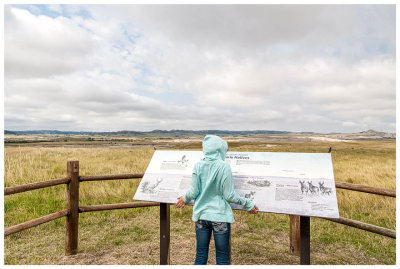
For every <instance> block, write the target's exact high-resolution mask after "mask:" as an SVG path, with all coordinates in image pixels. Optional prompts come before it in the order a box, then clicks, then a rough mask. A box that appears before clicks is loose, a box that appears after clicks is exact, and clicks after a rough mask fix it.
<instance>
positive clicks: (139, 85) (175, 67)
mask: <svg viewBox="0 0 400 269" xmlns="http://www.w3.org/2000/svg"><path fill="white" fill-rule="evenodd" d="M4 12H5V14H4V20H5V22H4V28H5V35H4V39H5V55H4V61H5V93H4V106H5V111H4V116H5V121H4V128H5V129H6V130H38V129H58V130H71V131H119V130H136V131H147V130H153V129H165V130H170V129H191V130H203V129H223V130H260V129H264V130H286V131H314V132H354V131H363V130H367V129H375V130H379V131H388V132H395V123H396V115H395V114H396V113H395V112H396V100H395V97H396V87H395V83H396V77H395V67H396V54H395V52H396V39H395V32H396V31H395V27H396V23H395V5H318V6H317V5H285V6H284V5H187V6H185V5H148V6H147V5H87V6H85V5H5V7H4Z"/></svg>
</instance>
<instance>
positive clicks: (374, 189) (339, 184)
mask: <svg viewBox="0 0 400 269" xmlns="http://www.w3.org/2000/svg"><path fill="white" fill-rule="evenodd" d="M335 186H336V188H339V189H345V190H352V191H358V192H366V193H372V194H378V195H382V196H389V197H396V190H389V189H383V188H377V187H370V186H364V185H360V184H352V183H347V182H335Z"/></svg>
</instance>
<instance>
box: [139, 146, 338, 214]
mask: <svg viewBox="0 0 400 269" xmlns="http://www.w3.org/2000/svg"><path fill="white" fill-rule="evenodd" d="M203 157H204V155H203V152H202V151H170V150H166V151H155V152H154V155H153V158H152V159H151V161H150V164H149V166H148V167H147V170H146V173H145V175H144V176H143V179H142V181H141V182H140V185H139V187H138V189H137V191H136V193H135V196H134V197H133V199H134V200H142V201H154V202H161V203H176V201H177V197H179V196H182V195H183V194H185V192H186V191H187V190H188V188H189V187H190V184H191V181H192V171H193V167H194V165H195V163H196V162H198V161H199V160H201V159H202V158H203ZM225 161H226V162H227V163H229V164H230V166H231V169H232V175H233V179H234V186H235V191H236V192H237V193H238V194H239V195H241V196H244V197H246V198H248V199H250V200H252V201H253V202H254V203H255V204H256V205H257V206H258V207H259V211H262V212H273V213H284V214H293V215H303V216H316V217H329V218H338V217H339V211H338V206H337V199H336V189H335V181H334V177H333V168H332V160H331V155H330V153H286V152H228V153H227V155H226V159H225ZM231 206H232V208H233V209H243V207H242V206H239V205H235V204H231Z"/></svg>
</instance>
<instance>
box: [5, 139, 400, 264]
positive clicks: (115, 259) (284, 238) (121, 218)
mask: <svg viewBox="0 0 400 269" xmlns="http://www.w3.org/2000/svg"><path fill="white" fill-rule="evenodd" d="M272 144H273V145H274V146H273V147H271V146H270V145H271V143H269V144H268V145H267V144H266V143H235V142H232V143H229V146H230V150H231V151H291V152H327V150H328V148H329V147H330V146H332V159H333V167H334V173H335V179H336V181H344V182H351V183H358V184H364V185H369V186H377V187H382V188H390V189H395V186H396V182H395V162H396V160H395V143H394V142H371V141H362V142H351V143H332V142H331V143H321V142H319V143H316V142H313V143H311V142H309V143H272ZM183 145H184V146H182V145H175V147H174V148H176V149H196V150H199V149H200V148H201V144H200V143H192V144H187V143H186V144H183ZM152 154H153V149H152V148H149V147H145V148H85V147H79V148H63V147H54V148H40V147H20V148H18V147H10V148H8V147H7V148H5V163H4V167H5V186H15V185H20V184H25V183H30V182H37V181H43V180H49V179H52V178H60V177H64V176H65V175H66V162H67V160H79V162H80V174H81V175H98V174H119V173H141V172H144V171H145V169H146V167H147V165H148V163H149V161H150V159H151V156H152ZM139 181H140V179H131V180H115V181H109V182H107V181H103V182H101V181H96V182H84V183H81V186H80V204H81V205H88V204H105V203H116V202H130V201H132V200H131V199H132V197H133V194H134V192H135V190H136V188H137V186H138V184H139ZM337 196H338V203H339V212H340V215H341V216H343V217H347V218H352V219H356V220H360V221H363V222H367V223H371V224H375V225H379V226H383V227H387V228H390V229H395V224H396V218H395V211H396V208H395V199H393V198H384V197H381V196H376V195H371V194H363V193H358V192H353V191H346V190H337ZM64 208H65V186H55V187H51V188H46V189H41V190H35V191H31V192H26V193H21V194H15V195H12V196H6V197H5V219H4V222H5V227H9V226H11V225H15V224H17V223H21V222H24V221H26V220H29V219H32V218H36V217H39V216H42V215H45V214H49V213H52V212H54V211H58V210H62V209H64ZM191 212H192V210H191V207H187V208H184V209H175V208H171V263H172V264H192V263H193V261H194V257H195V233H194V228H193V223H192V221H191ZM235 219H236V222H235V223H234V224H233V225H232V253H233V255H232V263H233V264H298V262H299V258H298V257H296V256H294V255H291V254H290V253H289V235H288V231H289V221H288V216H286V215H281V214H268V213H262V214H258V215H256V216H253V215H249V214H247V213H246V212H242V211H235ZM64 225H65V220H64V219H58V220H56V221H53V222H50V223H46V224H43V225H40V226H37V227H35V228H32V229H29V230H26V231H23V232H20V233H17V234H14V235H11V236H8V237H6V238H5V251H4V256H5V264H158V262H159V209H158V208H157V207H153V208H140V209H124V210H114V211H102V212H90V213H83V214H80V222H79V225H80V227H79V229H80V230H79V253H78V254H77V255H75V256H69V257H66V256H64V236H65V226H64ZM211 243H212V244H213V241H212V242H211ZM212 244H211V247H210V255H209V263H210V264H213V263H214V264H215V250H214V247H213V245H212ZM395 247H396V244H395V240H394V239H390V238H386V237H383V236H379V235H375V234H372V233H368V232H365V231H361V230H358V229H354V228H350V227H346V226H343V225H340V224H336V223H331V222H328V221H326V220H321V219H317V218H312V220H311V251H312V254H311V260H312V264H395Z"/></svg>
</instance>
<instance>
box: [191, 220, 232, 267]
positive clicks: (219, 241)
mask: <svg viewBox="0 0 400 269" xmlns="http://www.w3.org/2000/svg"><path fill="white" fill-rule="evenodd" d="M195 227H196V242H197V246H196V260H195V262H194V264H195V265H198V264H207V260H208V247H209V245H210V239H211V232H214V242H215V254H216V260H217V264H229V237H230V234H231V224H230V223H228V222H214V221H209V220H198V221H196V223H195Z"/></svg>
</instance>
